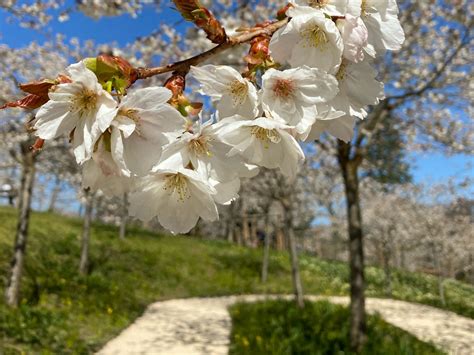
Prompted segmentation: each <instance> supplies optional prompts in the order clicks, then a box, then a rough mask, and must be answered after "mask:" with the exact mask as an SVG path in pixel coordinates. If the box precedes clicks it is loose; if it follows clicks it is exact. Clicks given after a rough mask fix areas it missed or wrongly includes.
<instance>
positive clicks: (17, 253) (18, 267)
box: [5, 140, 36, 307]
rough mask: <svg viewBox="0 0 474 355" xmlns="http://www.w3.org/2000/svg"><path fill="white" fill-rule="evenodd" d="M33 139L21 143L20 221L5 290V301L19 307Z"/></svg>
mask: <svg viewBox="0 0 474 355" xmlns="http://www.w3.org/2000/svg"><path fill="white" fill-rule="evenodd" d="M31 144H32V141H31V140H25V141H23V142H21V143H20V152H21V156H20V157H18V158H17V159H19V162H20V163H21V167H22V171H21V187H20V194H19V204H18V222H17V228H16V235H15V245H14V248H13V258H12V261H11V263H10V265H11V269H10V277H9V278H8V282H7V288H6V291H5V302H6V304H7V305H9V306H11V307H17V306H18V303H19V294H20V284H21V275H22V273H23V264H24V260H25V253H26V245H27V240H28V227H29V222H30V211H31V196H32V193H33V185H34V181H35V170H36V169H35V160H36V159H35V153H34V152H33V151H32V150H31V149H30V147H31Z"/></svg>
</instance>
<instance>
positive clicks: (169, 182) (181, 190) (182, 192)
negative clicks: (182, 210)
mask: <svg viewBox="0 0 474 355" xmlns="http://www.w3.org/2000/svg"><path fill="white" fill-rule="evenodd" d="M163 190H165V191H168V193H169V194H170V195H172V194H174V193H176V194H177V195H178V202H184V201H185V200H187V199H189V198H191V193H190V191H189V187H188V180H187V179H186V177H185V176H184V175H183V174H180V173H177V174H173V175H168V176H167V177H166V180H165V185H164V186H163Z"/></svg>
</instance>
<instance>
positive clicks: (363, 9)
mask: <svg viewBox="0 0 474 355" xmlns="http://www.w3.org/2000/svg"><path fill="white" fill-rule="evenodd" d="M361 15H362V16H366V15H367V0H362V5H361Z"/></svg>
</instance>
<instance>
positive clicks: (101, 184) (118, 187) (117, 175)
mask: <svg viewBox="0 0 474 355" xmlns="http://www.w3.org/2000/svg"><path fill="white" fill-rule="evenodd" d="M82 186H83V188H90V189H91V190H92V191H97V190H100V191H102V192H103V193H104V194H105V195H107V196H122V195H123V194H124V193H126V192H128V191H129V189H130V186H131V179H130V178H128V177H126V176H124V175H123V174H122V171H121V169H120V167H119V166H118V165H117V163H116V161H115V160H114V158H113V156H112V153H111V152H110V134H109V133H105V134H103V135H102V136H101V138H99V140H98V141H97V143H96V149H95V151H94V153H93V154H92V157H91V159H89V160H87V161H86V162H85V163H84V165H83V168H82Z"/></svg>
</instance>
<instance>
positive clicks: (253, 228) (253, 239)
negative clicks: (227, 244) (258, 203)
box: [250, 216, 258, 248]
mask: <svg viewBox="0 0 474 355" xmlns="http://www.w3.org/2000/svg"><path fill="white" fill-rule="evenodd" d="M250 223H251V225H250V246H251V247H252V248H256V247H257V246H258V237H257V224H258V219H257V217H255V216H253V217H252V220H251V222H250Z"/></svg>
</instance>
